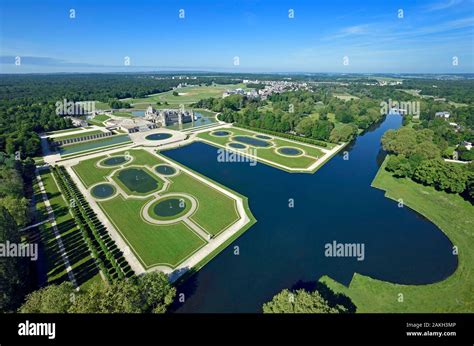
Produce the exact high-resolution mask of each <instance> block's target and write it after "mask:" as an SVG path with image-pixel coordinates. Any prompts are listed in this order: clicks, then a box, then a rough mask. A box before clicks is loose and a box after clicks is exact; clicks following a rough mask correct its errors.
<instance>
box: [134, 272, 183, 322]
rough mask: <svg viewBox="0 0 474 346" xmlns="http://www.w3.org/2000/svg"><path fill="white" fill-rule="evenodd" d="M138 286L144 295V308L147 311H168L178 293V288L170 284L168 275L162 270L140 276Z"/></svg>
mask: <svg viewBox="0 0 474 346" xmlns="http://www.w3.org/2000/svg"><path fill="white" fill-rule="evenodd" d="M138 287H139V291H140V293H141V295H142V301H143V303H142V304H143V305H142V309H143V311H145V312H154V313H164V312H166V309H167V307H168V306H169V305H170V304H171V303H172V302H173V299H174V297H175V295H176V289H175V288H174V287H173V286H172V285H171V284H170V282H169V280H168V276H166V275H165V274H164V273H161V272H152V273H148V274H144V275H142V276H140V277H139V278H138Z"/></svg>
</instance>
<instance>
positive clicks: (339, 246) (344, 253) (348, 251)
mask: <svg viewBox="0 0 474 346" xmlns="http://www.w3.org/2000/svg"><path fill="white" fill-rule="evenodd" d="M324 256H326V257H355V258H357V260H358V261H363V260H364V259H365V244H364V243H338V242H337V241H335V240H333V241H332V243H326V244H325V245H324Z"/></svg>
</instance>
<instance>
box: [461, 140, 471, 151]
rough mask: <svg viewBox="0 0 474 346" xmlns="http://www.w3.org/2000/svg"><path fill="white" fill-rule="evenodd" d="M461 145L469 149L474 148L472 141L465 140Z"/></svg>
mask: <svg viewBox="0 0 474 346" xmlns="http://www.w3.org/2000/svg"><path fill="white" fill-rule="evenodd" d="M461 145H463V146H465V147H466V149H467V150H471V148H472V142H468V141H463V142H462V143H461Z"/></svg>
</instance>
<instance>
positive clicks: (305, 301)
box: [263, 282, 357, 314]
mask: <svg viewBox="0 0 474 346" xmlns="http://www.w3.org/2000/svg"><path fill="white" fill-rule="evenodd" d="M356 310H357V307H356V306H355V305H354V303H353V302H352V301H351V299H350V298H349V297H347V296H346V295H344V294H342V293H334V292H333V291H332V290H331V289H330V288H329V287H327V286H326V285H325V284H323V283H321V282H318V283H316V284H315V287H314V289H312V290H307V289H304V288H299V289H296V290H288V289H284V290H283V291H281V292H280V293H278V294H276V295H275V296H274V297H273V298H272V300H270V301H269V302H267V303H265V304H263V312H264V313H278V314H281V313H300V314H301V313H354V312H356Z"/></svg>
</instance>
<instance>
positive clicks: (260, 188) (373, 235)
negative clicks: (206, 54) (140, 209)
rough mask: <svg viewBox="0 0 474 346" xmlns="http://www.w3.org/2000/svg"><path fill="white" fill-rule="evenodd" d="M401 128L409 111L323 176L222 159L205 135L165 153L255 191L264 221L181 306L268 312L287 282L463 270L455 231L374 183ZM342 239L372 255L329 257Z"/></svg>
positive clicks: (419, 279)
mask: <svg viewBox="0 0 474 346" xmlns="http://www.w3.org/2000/svg"><path fill="white" fill-rule="evenodd" d="M400 126H401V117H400V116H398V115H389V116H388V117H387V118H386V120H385V121H384V122H383V123H382V124H381V125H380V126H379V127H377V128H375V129H372V130H371V131H368V132H366V133H365V134H364V135H362V136H360V137H358V139H357V140H356V141H355V143H353V144H352V145H351V146H350V147H347V148H346V149H345V150H347V151H348V152H349V160H344V159H343V153H341V154H339V155H337V156H335V157H334V158H333V159H332V160H330V161H329V162H328V163H327V164H326V165H324V166H323V167H322V168H321V169H320V170H318V171H317V172H316V173H315V174H294V173H293V174H292V173H287V172H284V171H281V170H278V169H276V168H272V167H270V166H267V165H264V164H257V165H256V166H250V165H249V164H248V163H222V162H217V150H216V148H214V147H212V146H209V145H206V144H204V143H200V142H199V143H193V144H192V145H189V146H186V147H182V148H179V149H174V150H170V151H167V152H165V154H166V155H167V156H169V157H171V158H172V159H174V160H177V161H178V162H181V163H183V164H184V165H186V166H188V167H190V168H192V169H194V170H196V171H198V172H200V173H202V174H204V175H206V176H208V177H210V178H211V179H214V180H216V181H217V182H219V183H221V184H223V185H225V186H228V187H229V188H231V189H233V190H235V191H238V192H240V193H241V194H243V195H245V196H247V197H248V198H249V205H250V208H251V210H252V212H253V214H254V216H255V217H256V219H257V223H256V224H255V225H253V226H252V227H251V228H250V229H248V230H247V231H246V232H245V233H244V234H243V235H242V236H241V237H240V238H238V239H237V240H236V241H234V243H233V244H232V245H230V246H228V247H227V248H226V249H225V250H224V251H222V252H221V253H220V254H219V255H218V256H217V257H216V258H214V259H213V260H212V261H211V262H210V263H208V264H207V265H206V266H205V267H204V268H203V269H201V270H200V271H199V272H198V273H197V274H196V275H194V276H193V277H191V278H190V279H189V280H188V281H187V282H186V283H185V284H184V285H183V286H182V287H180V288H179V292H185V294H186V303H185V304H184V305H182V306H180V307H179V308H178V309H177V311H178V312H261V307H262V304H263V303H264V302H266V301H268V300H270V299H271V298H272V296H273V295H275V294H276V293H278V292H279V291H281V290H282V289H284V288H291V287H294V286H295V285H299V284H301V282H314V281H316V280H317V279H318V278H319V277H321V276H322V275H325V274H326V275H329V276H331V277H332V278H333V279H335V280H338V281H339V282H341V283H343V284H346V285H347V284H348V283H349V282H350V280H351V278H352V275H353V273H354V272H358V273H361V274H364V275H369V276H371V277H373V278H376V279H381V280H386V281H390V282H396V283H404V284H426V283H432V282H437V281H440V280H443V279H445V278H446V277H448V276H449V275H450V274H451V273H453V272H454V270H455V268H456V266H457V260H456V257H455V256H452V252H451V251H452V244H451V242H450V241H449V239H448V238H447V237H446V236H445V235H444V234H443V233H442V232H441V231H440V230H439V229H438V228H437V227H436V226H434V225H433V224H432V223H431V222H429V221H427V220H426V219H424V218H423V217H422V216H420V215H419V214H417V213H416V212H414V211H412V210H410V209H409V208H408V207H405V208H398V207H397V203H396V202H394V201H392V200H390V199H387V198H385V197H384V192H383V191H381V190H377V189H374V188H372V187H370V184H371V182H372V180H373V178H374V177H375V174H376V173H377V170H378V168H379V165H380V164H381V162H382V160H383V157H384V155H383V153H382V152H381V151H380V137H381V136H382V134H383V133H384V132H385V131H386V130H388V129H394V128H398V127H400ZM289 199H293V200H294V208H289V207H288V204H289ZM334 240H336V241H337V242H350V243H353V242H356V243H364V244H365V260H364V261H357V260H356V259H355V258H327V257H325V256H324V245H325V244H326V243H331V242H332V241H334ZM234 246H239V249H240V255H239V256H235V255H234Z"/></svg>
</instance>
